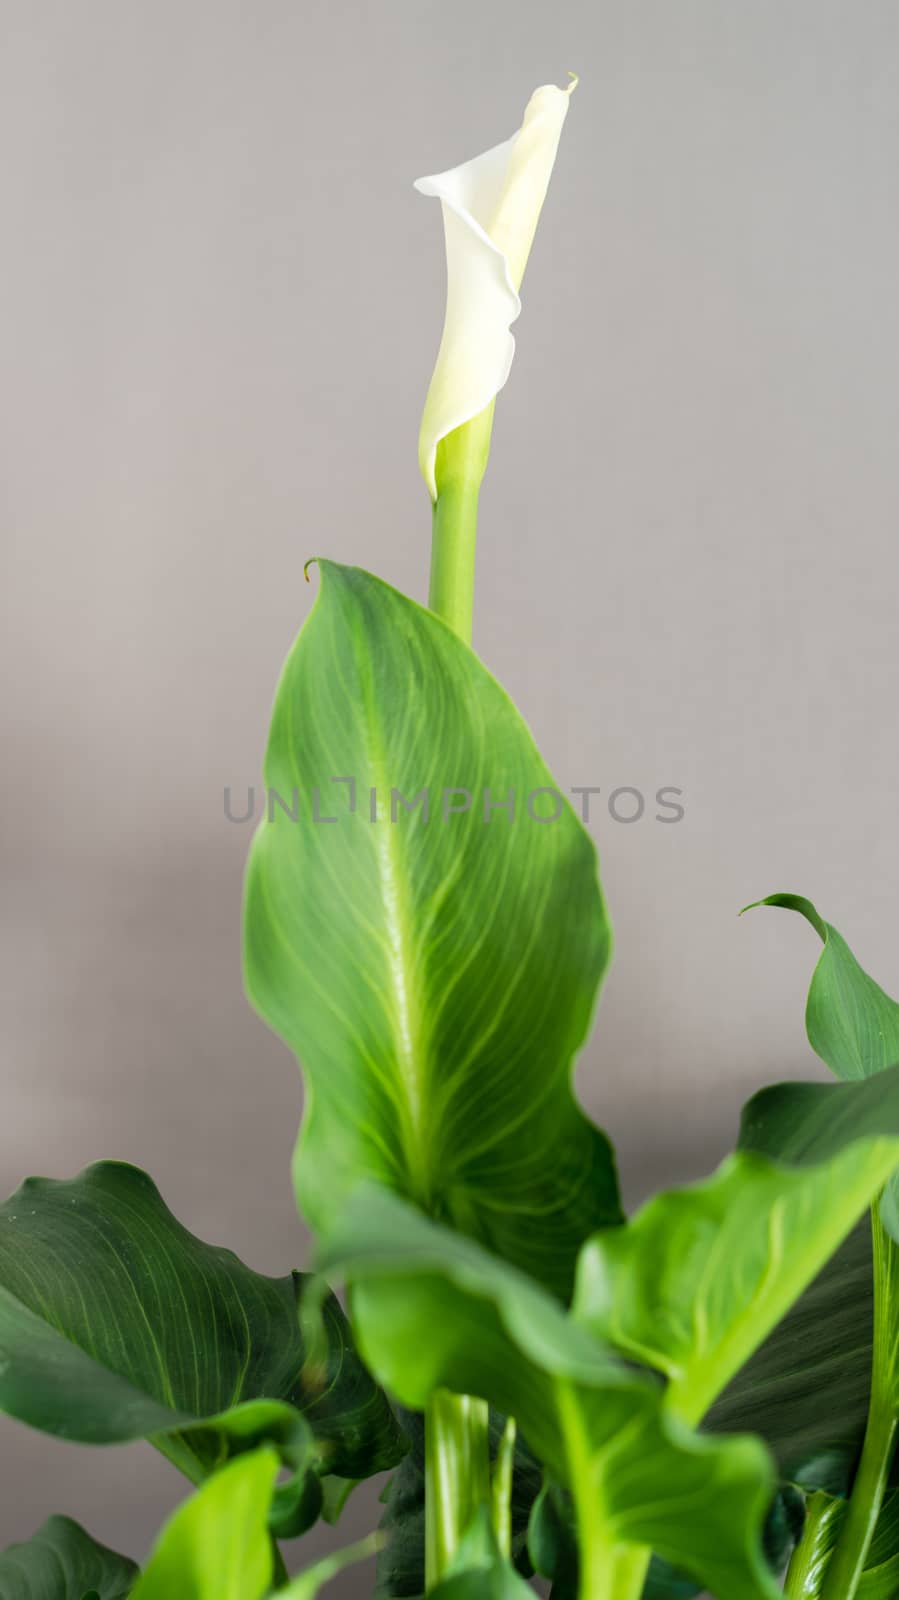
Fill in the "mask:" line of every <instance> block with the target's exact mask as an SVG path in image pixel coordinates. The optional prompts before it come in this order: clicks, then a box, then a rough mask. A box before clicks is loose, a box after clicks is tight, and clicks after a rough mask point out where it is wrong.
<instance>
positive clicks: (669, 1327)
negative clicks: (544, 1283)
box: [575, 1067, 899, 1423]
mask: <svg viewBox="0 0 899 1600" xmlns="http://www.w3.org/2000/svg"><path fill="white" fill-rule="evenodd" d="M740 1142H741V1146H742V1148H741V1149H740V1150H739V1151H738V1153H737V1154H736V1155H733V1156H731V1157H729V1158H728V1159H727V1160H726V1161H725V1162H724V1164H723V1165H722V1166H721V1167H720V1168H719V1170H718V1171H717V1172H716V1173H715V1174H714V1175H713V1176H712V1177H711V1178H709V1179H706V1180H705V1181H704V1182H702V1183H699V1184H695V1185H693V1186H691V1187H689V1188H685V1189H675V1190H671V1191H669V1192H668V1193H665V1194H660V1195H657V1196H655V1197H654V1198H653V1199H652V1200H650V1201H649V1202H648V1204H647V1205H646V1206H644V1208H643V1210H642V1211H641V1212H640V1213H639V1214H638V1215H637V1217H635V1219H634V1220H633V1221H632V1222H629V1223H628V1224H627V1226H626V1227H624V1228H616V1229H609V1230H606V1231H605V1232H603V1233H600V1234H598V1235H596V1236H595V1237H594V1238H593V1239H592V1240H591V1241H590V1242H589V1243H588V1244H587V1245H586V1246H585V1249H584V1251H583V1253H582V1255H581V1259H580V1265H579V1271H578V1287H577V1293H576V1296H575V1314H576V1315H577V1316H578V1318H579V1319H580V1320H581V1321H582V1322H584V1323H585V1324H587V1325H588V1326H590V1327H591V1328H593V1329H594V1330H595V1331H596V1332H597V1333H598V1334H599V1335H600V1336H601V1337H602V1338H604V1339H606V1340H608V1341H609V1342H610V1343H611V1344H613V1345H615V1346H616V1347H617V1348H618V1349H620V1350H624V1351H627V1352H629V1353H630V1354H631V1355H632V1356H633V1357H634V1358H635V1359H636V1360H639V1361H643V1362H645V1363H646V1364H647V1365H649V1366H654V1367H658V1368H659V1369H660V1370H661V1371H663V1372H664V1373H665V1374H666V1376H667V1377H668V1379H669V1387H668V1394H667V1404H668V1405H669V1406H670V1407H671V1408H672V1409H673V1410H675V1411H676V1412H677V1414H678V1415H680V1416H682V1417H683V1418H684V1419H685V1420H687V1421H689V1422H692V1423H698V1422H699V1421H700V1420H701V1419H702V1417H703V1416H704V1415H705V1413H706V1411H707V1410H708V1408H709V1406H710V1405H711V1403H712V1401H713V1400H715V1399H716V1398H717V1396H718V1395H719V1394H720V1393H721V1392H722V1390H723V1389H724V1388H725V1387H726V1385H727V1383H728V1382H729V1381H730V1380H731V1378H733V1377H734V1375H735V1374H736V1373H737V1372H738V1371H739V1370H740V1368H741V1367H742V1366H743V1365H744V1364H745V1362H746V1361H747V1359H748V1357H749V1356H750V1355H751V1354H752V1353H753V1352H754V1350H756V1349H757V1348H758V1346H759V1344H760V1343H761V1342H762V1340H763V1339H764V1338H765V1336H766V1334H768V1333H769V1332H770V1331H771V1330H772V1329H773V1328H774V1327H775V1326H776V1325H777V1324H778V1323H779V1322H780V1320H781V1318H782V1317H783V1316H784V1314H785V1312H786V1311H787V1310H788V1309H789V1308H790V1306H792V1304H793V1303H794V1301H795V1300H796V1299H797V1298H798V1297H799V1295H800V1294H801V1293H802V1291H803V1290H804V1289H805V1288H806V1287H807V1286H808V1284H809V1283H810V1282H811V1281H812V1279H813V1278H814V1277H815V1276H816V1274H817V1273H818V1272H819V1271H820V1270H821V1268H822V1266H823V1265H824V1264H825V1262H826V1261H827V1260H828V1258H829V1257H830V1256H831V1255H832V1254H833V1252H834V1250H835V1249H836V1247H837V1246H838V1245H839V1244H840V1243H841V1242H842V1241H843V1239H844V1238H845V1236H846V1234H847V1233H848V1232H849V1230H850V1229H851V1228H852V1226H853V1224H854V1223H855V1222H857V1220H858V1218H859V1217H860V1216H861V1215H862V1213H863V1212H864V1211H865V1209H866V1207H867V1206H868V1205H869V1204H870V1202H871V1201H872V1200H873V1199H874V1197H875V1196H876V1195H877V1194H878V1192H879V1190H880V1188H881V1187H882V1185H883V1184H884V1183H885V1182H886V1180H887V1179H888V1178H889V1176H890V1174H891V1172H892V1171H893V1169H894V1167H895V1166H896V1164H897V1160H899V1067H896V1068H893V1069H891V1070H890V1071H888V1072H885V1073H883V1074H881V1075H880V1076H878V1077H877V1078H875V1079H869V1080H866V1081H863V1082H860V1083H854V1084H782V1085H779V1086H778V1087H776V1088H773V1089H766V1090H763V1091H762V1093H761V1094H759V1095H756V1097H755V1098H754V1099H753V1100H752V1101H750V1103H749V1105H748V1106H747V1107H746V1109H745V1111H744V1116H743V1127H742V1132H741V1140H740Z"/></svg>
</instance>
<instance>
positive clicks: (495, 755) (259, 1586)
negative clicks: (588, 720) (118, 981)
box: [0, 81, 899, 1600]
mask: <svg viewBox="0 0 899 1600" xmlns="http://www.w3.org/2000/svg"><path fill="white" fill-rule="evenodd" d="M573 87H574V81H572V83H571V84H570V85H569V86H568V88H566V89H561V88H556V87H552V86H549V87H543V88H539V89H537V90H536V92H535V93H534V95H533V96H532V98H531V100H530V102H529V104H528V106H527V109H526V111H525V114H524V119H523V122H522V126H521V128H520V129H519V131H518V132H517V133H516V134H515V135H514V137H512V138H511V139H509V140H507V141H506V142H505V143H503V144H500V145H498V146H496V147H495V148H493V149H490V150H488V151H486V152H485V153H484V154H483V155H480V156H478V157H476V158H475V159H474V160H471V161H467V162H465V163H464V164H463V165H461V166H457V167H454V168H452V169H451V170H449V171H446V172H443V173H441V174H439V175H438V176H436V177H430V178H424V179H421V180H420V182H419V183H418V185H417V187H418V188H419V189H420V190H421V192H422V193H423V194H425V195H428V196H432V197H435V198H437V199H439V201H440V203H441V208H442V213H443V225H444V230H445V236H446V258H447V303H446V321H445V327H444V331H443V338H442V342H441V344H440V349H439V354H438V357H437V364H436V368H435V371H434V375H433V379H432V382H431V385H430V389H429V391H428V395H427V400H426V403H425V408H424V417H423V421H422V428H421V437H420V444H419V459H420V466H421V471H422V474H423V477H424V480H425V484H426V486H427V490H428V492H429V495H430V498H431V502H432V517H433V555H432V566H431V585H430V594H429V600H428V605H427V606H424V605H422V604H419V603H418V602H417V601H416V600H414V599H411V598H407V597H406V596H405V595H402V594H400V593H398V592H397V591H396V590H395V589H393V588H391V587H389V586H388V585H387V584H386V583H384V582H382V581H381V580H380V579H379V578H377V577H375V576H372V575H371V574H370V573H368V572H364V571H361V570H359V569H356V568H352V567H346V566H341V565H339V564H338V563H337V562H335V561H333V560H331V559H330V558H329V559H324V558H320V559H317V560H316V561H315V562H313V563H312V564H311V565H310V569H309V573H308V576H309V577H310V579H311V581H313V582H315V583H316V584H317V586H318V594H317V598H316V600H315V603H314V606H313V608H312V610H311V614H310V616H309V618H308V620H307V622H306V623H305V626H304V627H303V628H302V631H301V632H300V635H299V637H298V639H297V641H296V644H295V645H294V647H293V649H292V650H291V652H290V655H289V657H288V659H287V662H286V665H285V667H284V669H283V672H282V675H281V679H280V683H279V685H278V688H277V693H276V697H275V703H274V711H273V716H272V723H271V732H270V737H269V743H268V751H267V755H266V762H265V779H266V784H267V788H268V791H269V793H270V794H272V795H275V794H277V795H278V796H279V797H281V798H282V800H283V797H285V796H292V795H294V794H302V795H303V796H305V797H311V800H312V802H313V803H312V804H311V805H310V806H303V807H297V808H296V809H295V810H292V809H291V808H290V806H289V805H286V804H279V805H271V806H270V808H269V811H268V814H267V816H266V818H265V820H264V821H263V822H262V824H261V825H260V827H259V830H258V832H257V834H256V837H255V839H254V842H253V846H252V850H251V854H250V859H249V864H248V869H247V876H246V893H245V903H244V909H243V919H244V923H243V926H244V959H245V976H246V987H247V992H248V995H249V997H250V1000H251V1001H252V1003H253V1005H254V1006H255V1007H256V1009H257V1010H258V1012H259V1013H260V1015H261V1017H262V1018H263V1019H264V1020H265V1022H266V1023H267V1024H268V1025H269V1026H270V1027H271V1028H272V1029H274V1030H275V1031H276V1032H277V1033H278V1034H279V1035H280V1036H281V1038H282V1039H283V1040H284V1041H285V1043H286V1044H287V1045H288V1046H289V1047H290V1049H291V1050H292V1051H293V1052H294V1053H295V1055H296V1057H297V1058H298V1061H299V1063H300V1066H301V1069H302V1072H303V1075H304V1080H305V1086H306V1104H305V1113H304V1117H303V1122H302V1127H301V1130H300V1134H299V1139H298V1142H297V1146H296V1155H295V1163H294V1182H295V1188H296V1195H297V1201H298V1205H299V1208H300V1211H301V1213H302V1215H303V1217H304V1218H305V1219H306V1221H307V1223H308V1224H309V1226H310V1228H311V1230H312V1233H313V1235H314V1238H315V1241H316V1244H315V1255H314V1259H313V1261H312V1262H311V1264H310V1266H309V1268H308V1270H307V1271H306V1272H304V1273H298V1272H293V1273H291V1272H287V1273H286V1274H285V1275H284V1276H283V1277H280V1278H270V1277H264V1276H261V1275H260V1274H258V1273H255V1272H253V1271H252V1270H251V1269H250V1268H248V1267H246V1266H244V1265H243V1263H242V1262H241V1261H239V1260H238V1259H237V1257H236V1256H234V1255H232V1254H231V1253H230V1252H228V1251H226V1250H222V1249H220V1248H218V1247H212V1246H210V1245H207V1244H204V1243H203V1242H202V1241H200V1240H199V1239H197V1238H195V1237H194V1236H193V1235H192V1234H191V1233H189V1232H188V1231H187V1230H186V1229H185V1228H184V1227H183V1226H182V1225H181V1224H180V1223H179V1222H178V1221H177V1220H176V1218H175V1217H174V1216H173V1215H172V1213H171V1212H170V1211H169V1210H168V1208H167V1207H166V1205H165V1203H164V1201H163V1199H162V1197H161V1196H160V1194H159V1192H158V1190H157V1189H156V1187H155V1185H154V1184H153V1182H152V1180H151V1179H150V1178H149V1177H148V1176H147V1175H146V1174H145V1173H143V1172H140V1171H138V1170H137V1169H135V1168H133V1167H129V1166H126V1165H123V1164H120V1163H116V1162H101V1163H100V1164H98V1165H96V1166H93V1167H90V1168H88V1169H87V1170H86V1171H85V1172H83V1173H81V1174H80V1175H79V1176H76V1177H74V1178H54V1179H47V1178H30V1179H28V1180H26V1182H25V1184H24V1185H23V1187H22V1188H21V1189H20V1190H19V1191H18V1192H17V1193H16V1194H15V1195H14V1196H13V1197H12V1198H11V1199H10V1200H9V1201H8V1202H7V1203H6V1205H5V1206H4V1207H3V1208H2V1212H0V1406H2V1408H3V1409H4V1410H5V1411H6V1412H7V1413H8V1414H9V1415H10V1416H11V1417H14V1418H17V1419H19V1420H20V1421H21V1422H22V1423H25V1424H28V1425H30V1426H31V1427H34V1428H40V1429H43V1430H44V1431H45V1432H47V1433H49V1434H52V1435H55V1436H56V1437H58V1438H63V1439H67V1440H70V1441H76V1442H77V1441H80V1442H83V1443H85V1444H94V1445H100V1444H105V1445H111V1444H121V1443H125V1442H128V1441H134V1440H139V1439H140V1440H147V1441H149V1442H150V1443H151V1444H152V1445H154V1446H155V1448H156V1449H157V1450H158V1451H160V1452H161V1453H162V1455H163V1456H165V1457H166V1458H167V1459H168V1460H169V1461H170V1462H171V1464H172V1466H173V1468H175V1469H177V1470H178V1471H180V1472H181V1473H182V1474H183V1475H184V1477H185V1478H186V1479H187V1480H189V1484H190V1485H191V1488H190V1489H189V1490H188V1492H187V1495H186V1498H185V1499H184V1501H183V1503H182V1504H181V1505H180V1506H179V1508H178V1509H177V1510H176V1512H175V1513H174V1515H173V1516H172V1518H171V1520H170V1521H169V1522H168V1523H167V1524H166V1526H165V1527H164V1528H163V1529H162V1531H161V1533H160V1535H159V1538H158V1541H157V1543H156V1545H155V1547H154V1549H153V1550H152V1551H151V1553H150V1554H149V1556H148V1558H147V1559H146V1561H145V1562H144V1564H143V1568H142V1570H139V1569H138V1567H137V1565H136V1564H135V1563H134V1561H133V1560H132V1559H131V1558H130V1556H125V1555H121V1554H118V1553H117V1552H115V1551H113V1550H111V1549H108V1548H106V1547H105V1546H102V1545H100V1544H99V1543H97V1542H96V1540H95V1539H93V1538H92V1537H91V1535H90V1533H89V1532H87V1531H86V1530H85V1529H83V1528H81V1527H80V1526H78V1525H77V1524H76V1523H74V1522H72V1521H70V1520H68V1519H67V1518H66V1517H64V1516H52V1517H50V1519H49V1521H48V1522H46V1523H45V1524H44V1526H43V1527H42V1528H41V1529H39V1530H38V1532H37V1533H35V1534H34V1535H33V1537H30V1538H26V1539H25V1540H24V1541H23V1542H22V1543H21V1544H18V1545H15V1546H13V1547H12V1548H10V1549H9V1550H7V1551H6V1552H5V1553H4V1554H2V1555H0V1600H88V1597H90V1600H119V1597H123V1596H125V1595H132V1596H134V1597H136V1600H263V1597H264V1596H267V1595H269V1594H272V1593H275V1592H277V1593H279V1594H282V1595H284V1596H285V1597H289V1600H310V1597H312V1596H314V1595H316V1594H317V1593H318V1592H319V1589H320V1588H321V1587H322V1585H323V1584H325V1583H326V1582H327V1581H328V1580H330V1579H331V1578H333V1577H334V1576H335V1574H336V1573H337V1572H339V1571H340V1570H341V1569H343V1568H344V1567H347V1566H348V1565H349V1564H352V1563H353V1562H355V1561H357V1560H358V1559H360V1558H362V1557H368V1556H372V1555H373V1554H375V1553H376V1554H377V1567H376V1569H373V1568H372V1567H371V1565H369V1566H368V1567H366V1568H358V1569H354V1571H353V1577H352V1579H351V1580H344V1581H345V1582H351V1584H352V1589H351V1590H349V1589H348V1590H347V1591H346V1592H353V1593H359V1594H374V1595H376V1596H377V1597H378V1600H402V1597H412V1596H421V1595H428V1596H433V1597H434V1600H516V1597H518V1596H521V1597H522V1600H524V1597H525V1596H526V1595H527V1594H528V1593H532V1592H533V1586H534V1585H535V1584H539V1582H540V1581H541V1580H545V1581H546V1582H548V1583H549V1584H550V1585H551V1593H552V1596H553V1597H554V1600H640V1597H641V1596H646V1597H650V1600H682V1597H686V1596H689V1595H695V1594H699V1593H700V1592H705V1593H708V1594H710V1595H713V1596H716V1597H718V1600H775V1597H776V1596H778V1595H781V1594H787V1595H791V1596H794V1597H809V1600H811V1597H819V1596H820V1597H823V1600H853V1597H854V1596H860V1597H861V1596H863V1597H865V1600H889V1597H891V1596H895V1595H897V1594H899V1476H897V1470H896V1468H895V1466H894V1460H893V1457H894V1447H895V1441H896V1429H897V1420H899V1180H897V1177H896V1172H897V1168H899V1064H897V1063H899V1004H897V1003H896V1002H894V1001H893V1000H891V999H890V998H889V997H888V996H887V995H886V994H885V993H884V991H883V990H882V989H880V988H879V987H878V985H877V984H876V983H875V982H874V981H873V979H872V978H870V977H869V976H868V975H867V974H866V973H865V972H864V971H863V970H862V968H861V967H860V966H859V965H858V963H857V962H856V960H855V959H854V957H853V955H852V953H851V951H850V949H849V947H848V946H847V945H846V943H845V942H844V941H843V939H842V938H841V936H840V935H839V934H838V933H837V931H836V930H835V929H834V928H833V927H831V926H830V925H829V924H828V923H827V922H825V921H824V920H823V918H822V917H821V916H820V915H819V913H818V911H817V910H816V909H815V907H814V906H813V905H812V904H811V903H810V902H809V901H807V900H804V899H801V898H799V897H798V896H795V895H775V896H773V897H772V898H771V899H769V900H768V901H766V902H763V904H765V905H767V906H770V907H780V908H786V909H788V910H792V911H793V912H796V913H798V914H799V915H801V916H802V917H803V918H804V919H805V920H806V922H807V923H808V924H809V925H810V928H811V930H812V933H813V935H815V936H816V937H817V939H818V941H819V943H820V946H821V950H820V955H819V959H818V963H817V966H816V967H815V969H814V973H813V976H812V980H811V988H810V991H809V995H808V1001H807V1012H806V1017H807V1029H808V1037H809V1040H810V1043H811V1045H812V1047H813V1049H814V1050H815V1051H816V1052H817V1054H818V1055H819V1056H820V1057H821V1059H822V1060H823V1061H824V1062H825V1063H826V1065H827V1067H829V1068H830V1070H831V1072H832V1074H833V1077H834V1079H835V1081H833V1082H804V1083H783V1084H778V1085H776V1086H774V1087H767V1088H763V1089H761V1090H760V1092H759V1093H757V1094H756V1095H755V1096H754V1098H753V1099H752V1100H750V1102H749V1103H748V1105H747V1106H746V1107H745V1109H744V1112H743V1116H742V1121H741V1124H740V1128H739V1131H738V1135H737V1138H736V1142H735V1148H734V1150H733V1153H732V1154H731V1155H729V1156H728V1157H727V1159H726V1160H725V1161H724V1162H723V1164H722V1165H721V1166H720V1167H719V1168H718V1169H717V1170H716V1171H714V1172H712V1173H711V1174H710V1175H708V1176H706V1177H704V1178H703V1179H702V1180H701V1181H699V1182H697V1183H695V1184H693V1185H690V1186H688V1187H684V1188H680V1189H673V1190H669V1191H667V1192H664V1193H660V1194H657V1195H656V1196H654V1197H653V1198H652V1199H650V1200H649V1201H648V1202H647V1203H646V1204H645V1205H644V1206H643V1207H642V1208H641V1209H640V1210H638V1211H637V1212H636V1214H635V1215H633V1216H630V1217H627V1216H625V1214H624V1212H623V1210H622V1206H621V1201H620V1198H619V1190H618V1181H617V1176H616V1169H615V1160H614V1153H613V1150H612V1148H611V1145H610V1142H609V1140H608V1139H607V1137H606V1136H605V1134H604V1133H603V1132H602V1131H601V1130H600V1129H599V1128H597V1127H595V1126H594V1125H593V1124H592V1123H591V1122H590V1120H589V1119H588V1118H587V1116H586V1115H585V1113H584V1112H583V1110H582V1109H581V1107H580V1106H579V1104H578V1103H577V1100H576V1099H575V1097H574V1093H573V1089H572V1070H573V1064H574V1061H575V1058H576V1056H577V1053H578V1051H579V1050H580V1048H581V1046H582V1045H583V1043H584V1040H585V1038H586V1036H587V1033H588V1030H589V1028H590V1026H591V1021H592V1018H593V1012H594V1008H595V1004H596V998H597V993H598V990H599V987H600V985H601V983H602V980H603V978H604V975H605V973H606V971H607V969H608V966H609V962H610V957H611V949H612V934H611V925H610V919H609V914H608V911H607V909H606V904H605V901H604V898H603V894H602V890H601V887H600V880H599V877H598V871H597V860H596V853H595V850H594V846H593V843H592V841H591V839H590V837H589V836H588V834H587V832H586V830H585V828H584V827H583V825H582V823H581V821H580V820H579V818H578V817H577V816H576V815H575V813H574V811H573V810H572V809H571V807H570V806H569V804H568V802H567V801H566V800H565V799H564V798H563V797H562V795H561V794H560V792H559V791H558V789H557V787H556V785H555V784H554V782H553V779H552V776H551V774H550V773H549V771H548V770H547V768H546V766H545V764H544V762H543V761H542V759H541V757H540V754H539V752H538V750H537V748H536V746H535V744H534V741H533V739H532V737H531V735H530V733H529V732H528V729H527V727H526V725H525V722H524V721H523V720H522V717H521V716H520V714H519V712H518V710H517V709H516V707H515V706H514V705H513V704H512V702H511V700H510V699H509V698H508V696H507V695H506V694H505V692H504V691H503V689H502V688H501V687H500V685H499V684H498V683H497V682H496V681H495V679H494V678H493V677H491V675H490V673H489V672H488V671H487V670H486V669H485V667H484V666H483V665H482V663H481V662H480V660H479V659H478V657H477V655H476V654H475V653H474V652H473V650H472V648H471V642H470V641H471V628H472V600H473V590H474V571H475V536H476V525H477V511H478V494H479V488H480V484H481V480H482V477H483V474H484V470H485V467H486V464H487V458H488V453H489V448H490V435H491V425H492V418H493V407H494V402H495V399H496V396H497V395H498V393H499V391H500V390H501V389H502V387H503V385H504V384H505V382H506V379H507V377H508V375H509V371H510V367H511V365H512V358H513V353H514V338H513V334H512V332H511V328H512V325H513V324H514V323H515V320H516V318H517V317H518V315H519V312H520V309H521V302H520V299H519V290H520V288H521V283H522V278H523V276H524V273H525V267H526V264H527V260H528V254H529V251H530V249H531V244H532V241H533V238H534V234H535V230H536V228H537V224H538V220H539V216H540V212H541V207H542V205H543V201H544V198H545V195H546V191H547V186H548V184H549V181H550V176H551V173H552V169H553V164H554V161H555V159H556V154H557V149H558V146H559V141H560V136H561V134H562V129H563V125H564V123H565V120H566V117H567V115H568V113H569V109H570V107H571V104H572V95H571V91H572V89H573ZM754 914H755V915H764V914H765V913H763V912H759V911H756V912H755V913H754ZM735 936H736V935H735ZM376 1475H384V1476H385V1488H384V1493H383V1495H382V1499H383V1501H384V1506H383V1513H382V1515H381V1517H380V1526H379V1528H377V1529H375V1530H374V1531H373V1532H372V1534H371V1535H370V1536H369V1537H367V1538H365V1539H363V1541H362V1542H361V1543H358V1542H357V1543H353V1542H348V1543H347V1544H346V1545H345V1547H344V1548H342V1549H341V1548H340V1542H339V1539H338V1538H337V1537H336V1536H335V1546H336V1548H337V1553H335V1554H334V1555H332V1556H328V1557H326V1558H325V1559H324V1560H319V1561H317V1562H309V1561H306V1560H304V1556H303V1545H302V1536H303V1535H304V1534H305V1533H306V1532H307V1531H308V1530H309V1529H310V1528H311V1527H312V1526H313V1525H314V1524H315V1523H316V1522H317V1521H318V1520H319V1519H321V1518H324V1519H325V1520H326V1521H329V1522H331V1523H336V1522H337V1521H338V1519H339V1518H340V1516H341V1513H342V1510H343V1507H344V1505H345V1503H346V1501H347V1499H348V1498H349V1496H350V1494H351V1492H352V1491H353V1489H354V1488H355V1486H356V1485H357V1484H358V1483H360V1482H361V1481H362V1480H365V1479H369V1478H372V1477H375V1476H376ZM894 1484H896V1485H897V1486H896V1487H894ZM24 1531H25V1532H27V1530H24ZM291 1573H293V1576H290V1575H289V1574H291ZM543 1592H546V1590H545V1587H544V1591H543Z"/></svg>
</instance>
